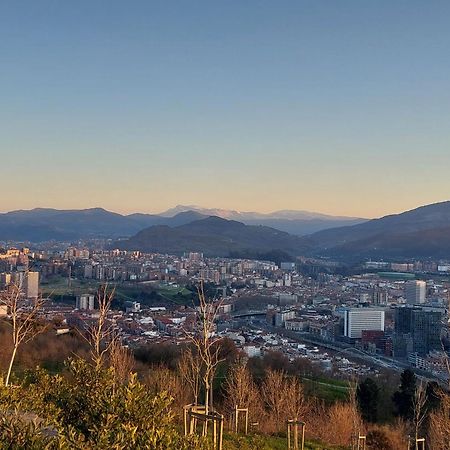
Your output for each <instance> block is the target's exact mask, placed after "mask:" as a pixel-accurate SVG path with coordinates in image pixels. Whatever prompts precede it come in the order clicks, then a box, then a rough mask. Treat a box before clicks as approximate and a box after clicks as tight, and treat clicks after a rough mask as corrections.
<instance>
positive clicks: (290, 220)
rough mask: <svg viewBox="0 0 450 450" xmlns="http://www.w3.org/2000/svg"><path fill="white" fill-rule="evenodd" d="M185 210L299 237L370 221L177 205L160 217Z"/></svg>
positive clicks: (323, 215)
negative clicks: (266, 227)
mask: <svg viewBox="0 0 450 450" xmlns="http://www.w3.org/2000/svg"><path fill="white" fill-rule="evenodd" d="M186 211H191V212H197V213H199V214H202V215H203V216H217V217H221V218H223V219H228V220H236V221H238V222H242V223H244V224H246V225H264V226H268V227H271V228H276V229H278V230H281V231H285V232H287V233H290V234H296V235H298V236H304V235H307V234H311V233H315V232H316V231H320V230H325V229H327V228H334V227H340V226H347V225H355V224H358V223H363V222H365V221H367V219H362V218H358V217H343V216H330V215H327V214H321V213H316V212H311V211H295V210H280V211H274V212H272V213H267V214H264V213H257V212H240V211H235V210H228V209H216V208H202V207H200V206H196V205H178V206H176V207H175V208H171V209H169V210H167V211H165V212H163V213H161V214H160V215H161V216H163V217H171V216H173V215H175V214H179V213H182V212H186Z"/></svg>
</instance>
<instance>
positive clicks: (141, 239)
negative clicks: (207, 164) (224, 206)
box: [115, 216, 304, 256]
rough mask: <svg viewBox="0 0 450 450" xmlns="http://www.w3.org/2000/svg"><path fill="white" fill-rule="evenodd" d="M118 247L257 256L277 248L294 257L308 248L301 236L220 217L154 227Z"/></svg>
mask: <svg viewBox="0 0 450 450" xmlns="http://www.w3.org/2000/svg"><path fill="white" fill-rule="evenodd" d="M115 246H117V247H118V248H120V249H123V250H141V251H144V252H159V253H172V254H180V253H183V252H190V251H198V252H203V253H204V254H205V255H207V256H232V255H244V254H251V255H255V254H262V253H268V252H274V251H281V252H283V253H285V254H286V255H290V256H294V255H298V254H300V253H301V252H302V250H304V249H303V246H302V244H301V240H300V238H299V237H297V236H292V235H290V234H288V233H285V232H283V231H279V230H276V229H273V228H270V227H265V226H250V225H245V224H243V223H241V222H237V221H234V220H226V219H223V218H220V217H217V216H211V217H207V218H204V219H201V220H196V221H194V222H191V223H188V224H185V225H179V226H173V227H170V226H167V225H157V226H152V227H149V228H146V229H145V230H142V231H140V232H139V233H137V234H136V235H135V236H133V237H131V238H130V239H127V240H122V241H118V242H116V243H115Z"/></svg>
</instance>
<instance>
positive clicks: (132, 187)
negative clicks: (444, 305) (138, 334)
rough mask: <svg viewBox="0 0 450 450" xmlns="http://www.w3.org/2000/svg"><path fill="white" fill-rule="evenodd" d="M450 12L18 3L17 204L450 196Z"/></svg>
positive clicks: (369, 205) (265, 204)
mask: <svg viewBox="0 0 450 450" xmlns="http://www.w3.org/2000/svg"><path fill="white" fill-rule="evenodd" d="M449 13H450V5H449V4H447V3H446V2H440V1H432V2H427V3H426V4H424V3H423V2H417V1H410V2H396V3H395V4H393V3H392V2H387V1H381V2H377V3H376V4H375V3H372V4H368V3H366V2H364V3H361V2H356V1H346V2H339V4H332V3H325V2H305V1H301V2H286V3H284V4H283V5H282V6H280V5H279V4H275V3H272V2H262V3H259V2H258V3H256V2H245V4H243V3H242V2H234V1H232V2H227V3H226V4H211V3H210V2H196V4H195V5H192V4H190V3H183V2H182V3H180V4H178V5H177V6H175V5H168V4H167V2H141V1H136V2H133V5H129V4H124V3H123V2H115V1H112V2H108V7H107V8H105V6H104V5H102V4H100V3H99V2H86V1H80V2H77V3H76V4H68V3H65V4H61V3H55V2H52V1H43V2H39V3H36V2H31V1H28V2H27V1H25V2H22V3H20V4H17V3H9V4H2V5H1V6H0V25H1V26H0V38H1V39H0V42H1V43H2V44H1V52H2V61H3V62H2V71H1V73H0V81H1V85H2V91H3V92H2V105H1V106H0V117H1V119H2V120H0V132H1V135H2V145H1V156H2V167H3V168H4V169H5V170H4V171H3V173H2V180H3V182H4V185H5V186H7V187H8V195H7V196H4V197H3V198H2V201H1V202H0V210H1V211H9V210H17V209H30V208H33V207H54V208H61V209H78V208H80V209H81V208H89V207H96V206H102V207H104V208H106V209H108V210H112V211H118V212H122V213H129V212H134V211H143V212H158V211H162V210H165V209H167V208H169V207H172V206H174V205H177V204H200V205H202V206H205V207H220V208H224V209H236V210H240V211H261V212H268V211H274V210H282V209H303V210H309V211H318V212H323V213H327V214H332V215H345V216H354V217H366V218H371V217H380V216H383V215H385V214H392V213H396V212H401V211H405V210H409V209H412V208H414V207H416V206H418V205H425V204H430V203H434V202H439V201H443V200H446V199H447V198H446V197H447V194H446V193H447V192H448V191H449V187H450V183H449V181H448V176H447V173H446V172H447V170H446V169H447V167H448V166H449V164H450V152H449V150H448V142H449V138H450V130H449V128H448V123H449V119H450V102H449V100H450V98H449V96H450V94H449V92H450V89H449V80H450V62H449V61H448V59H447V58H445V57H444V55H445V54H446V52H447V49H448V47H449V45H450V31H449V29H448V26H447V23H446V22H447V21H446V18H447V17H448V16H449ZM24 185H26V187H27V188H26V189H24V188H19V186H20V187H22V186H24Z"/></svg>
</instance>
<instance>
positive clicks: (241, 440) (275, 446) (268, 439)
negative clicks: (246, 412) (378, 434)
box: [223, 434, 339, 450]
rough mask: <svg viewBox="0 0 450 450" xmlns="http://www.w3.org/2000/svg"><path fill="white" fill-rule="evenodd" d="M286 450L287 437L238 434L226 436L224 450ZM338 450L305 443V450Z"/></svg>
mask: <svg viewBox="0 0 450 450" xmlns="http://www.w3.org/2000/svg"><path fill="white" fill-rule="evenodd" d="M286 448H287V440H286V438H285V437H275V436H261V435H248V436H244V435H236V434H226V435H225V436H224V444H223V449H224V450H286ZM338 448H339V447H332V446H325V445H324V444H320V443H315V442H311V441H307V442H306V443H305V450H337V449H338Z"/></svg>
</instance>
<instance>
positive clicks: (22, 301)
mask: <svg viewBox="0 0 450 450" xmlns="http://www.w3.org/2000/svg"><path fill="white" fill-rule="evenodd" d="M25 276H26V274H25ZM0 303H1V304H3V305H5V306H6V308H7V310H8V314H9V316H10V318H11V339H12V344H13V345H12V353H11V357H10V360H9V366H8V372H7V374H6V380H5V385H6V386H9V383H10V378H11V372H12V368H13V365H14V361H15V359H16V355H17V351H18V350H19V348H20V347H21V346H22V345H23V344H26V343H27V342H30V341H31V340H33V339H34V338H35V337H36V336H37V335H38V334H39V333H42V332H43V331H44V330H45V329H46V327H45V326H44V325H42V324H39V323H38V315H39V311H40V310H41V309H42V307H43V305H44V303H45V300H44V299H43V298H42V297H37V298H35V299H31V300H28V299H26V298H25V295H24V293H23V286H22V282H19V283H13V284H11V285H10V286H8V289H7V290H6V291H4V292H2V293H1V294H0Z"/></svg>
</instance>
